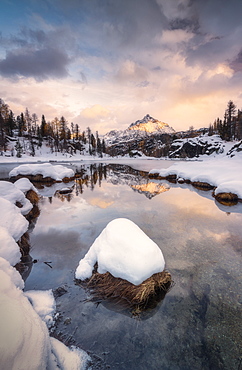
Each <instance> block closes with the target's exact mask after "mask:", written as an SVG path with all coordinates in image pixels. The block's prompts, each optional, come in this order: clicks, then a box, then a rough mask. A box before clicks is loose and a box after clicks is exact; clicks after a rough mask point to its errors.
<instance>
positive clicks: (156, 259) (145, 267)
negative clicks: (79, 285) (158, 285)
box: [75, 218, 165, 285]
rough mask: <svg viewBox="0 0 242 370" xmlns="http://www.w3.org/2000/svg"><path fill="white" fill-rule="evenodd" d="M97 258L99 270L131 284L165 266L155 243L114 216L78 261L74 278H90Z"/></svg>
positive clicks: (139, 282) (140, 280)
mask: <svg viewBox="0 0 242 370" xmlns="http://www.w3.org/2000/svg"><path fill="white" fill-rule="evenodd" d="M96 262H97V264H98V272H99V273H101V274H103V273H105V272H107V271H108V272H110V273H111V274H112V275H113V276H114V277H117V278H121V279H124V280H127V281H129V282H130V283H132V284H134V285H139V284H141V283H142V282H143V281H144V280H146V279H148V278H149V277H150V276H152V275H153V274H155V273H158V272H162V271H163V270H164V267H165V260H164V257H163V254H162V252H161V250H160V248H159V247H158V245H157V244H156V243H155V242H153V241H152V240H151V239H150V238H149V237H148V236H147V235H146V234H145V233H144V232H143V231H142V230H141V229H140V228H139V227H138V226H137V225H136V224H135V223H134V222H132V221H130V220H128V219H126V218H117V219H115V220H113V221H111V222H110V223H109V224H108V225H107V226H106V228H105V229H104V230H103V231H102V232H101V234H100V235H99V236H98V237H97V239H96V240H95V241H94V243H93V244H92V246H91V248H90V249H89V251H88V253H87V254H86V255H85V257H84V258H83V259H82V260H81V261H80V262H79V266H78V267H77V269H76V274H75V276H76V278H77V279H80V280H85V279H87V278H90V277H91V275H92V271H93V267H94V265H95V263H96Z"/></svg>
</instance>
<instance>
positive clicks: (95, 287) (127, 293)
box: [77, 266, 173, 315]
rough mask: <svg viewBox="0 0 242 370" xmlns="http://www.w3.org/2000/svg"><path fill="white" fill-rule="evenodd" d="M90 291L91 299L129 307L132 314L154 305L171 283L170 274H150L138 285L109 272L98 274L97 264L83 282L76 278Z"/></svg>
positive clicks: (162, 296)
mask: <svg viewBox="0 0 242 370" xmlns="http://www.w3.org/2000/svg"><path fill="white" fill-rule="evenodd" d="M77 283H78V284H79V285H81V286H84V287H85V288H86V289H87V290H88V291H89V292H90V293H91V296H92V298H91V300H92V301H98V302H100V301H109V302H113V303H114V304H115V305H119V306H126V308H127V307H128V308H130V309H131V311H132V314H133V315H137V314H139V313H140V312H142V311H143V310H146V309H149V308H151V306H156V305H157V303H158V302H159V301H161V300H162V299H163V298H164V297H165V295H166V293H167V292H168V291H169V289H170V288H171V287H172V285H173V281H172V278H171V274H170V273H169V272H167V271H165V270H164V271H163V272H160V273H157V274H154V275H152V276H151V277H150V278H148V279H146V280H145V281H143V283H141V284H140V285H134V284H132V283H130V282H128V281H127V280H123V279H120V278H115V277H114V276H113V275H111V274H110V273H109V272H106V273H105V274H99V273H98V272H97V266H96V267H95V270H94V272H93V274H92V276H91V278H90V279H87V280H85V281H84V282H82V281H80V280H77Z"/></svg>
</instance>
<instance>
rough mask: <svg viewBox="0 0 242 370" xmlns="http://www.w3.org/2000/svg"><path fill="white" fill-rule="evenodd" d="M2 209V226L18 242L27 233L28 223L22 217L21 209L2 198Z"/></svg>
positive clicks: (0, 214)
mask: <svg viewBox="0 0 242 370" xmlns="http://www.w3.org/2000/svg"><path fill="white" fill-rule="evenodd" d="M0 209H1V212H0V226H2V227H4V228H5V229H6V230H7V231H8V232H9V234H10V235H11V236H12V237H13V238H14V240H15V241H18V240H19V239H20V238H21V236H22V235H23V234H24V233H25V232H26V231H27V229H28V225H29V223H28V221H27V220H26V219H25V218H24V217H23V216H22V214H21V210H20V208H18V207H16V206H15V205H13V204H12V203H10V201H9V200H7V199H4V198H0ZM13 221H14V222H13Z"/></svg>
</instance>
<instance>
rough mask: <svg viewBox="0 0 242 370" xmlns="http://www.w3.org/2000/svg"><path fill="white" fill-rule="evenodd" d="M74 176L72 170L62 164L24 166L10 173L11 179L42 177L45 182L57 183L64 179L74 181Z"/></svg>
mask: <svg viewBox="0 0 242 370" xmlns="http://www.w3.org/2000/svg"><path fill="white" fill-rule="evenodd" d="M74 175H75V174H74V171H73V170H72V169H70V168H67V167H65V166H62V165H60V164H58V165H52V164H50V163H40V164H39V163H38V164H32V163H31V164H22V165H20V166H18V167H15V168H14V169H13V170H12V171H10V173H9V177H10V178H11V177H17V176H32V177H34V176H41V178H42V179H43V181H44V180H45V179H46V178H47V179H52V180H54V181H57V182H59V181H63V180H64V179H72V178H73V177H74Z"/></svg>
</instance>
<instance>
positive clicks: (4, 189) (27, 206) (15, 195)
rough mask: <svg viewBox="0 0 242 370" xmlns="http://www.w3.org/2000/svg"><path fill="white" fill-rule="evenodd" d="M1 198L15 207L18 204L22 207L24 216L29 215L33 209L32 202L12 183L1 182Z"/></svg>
mask: <svg viewBox="0 0 242 370" xmlns="http://www.w3.org/2000/svg"><path fill="white" fill-rule="evenodd" d="M0 196H1V198H4V199H7V200H9V201H10V202H11V203H12V204H14V205H15V204H16V203H17V202H18V203H19V204H20V205H21V208H20V211H21V213H22V214H23V215H26V214H27V213H29V212H30V211H31V209H32V207H33V206H32V204H31V203H30V201H29V200H28V199H26V198H25V195H24V193H23V192H22V191H21V190H20V189H19V188H18V187H17V186H16V185H15V184H12V183H11V182H8V181H0Z"/></svg>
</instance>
